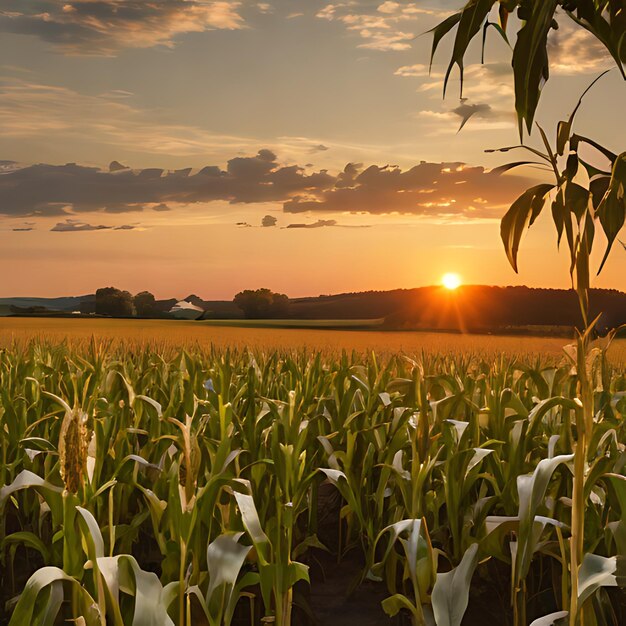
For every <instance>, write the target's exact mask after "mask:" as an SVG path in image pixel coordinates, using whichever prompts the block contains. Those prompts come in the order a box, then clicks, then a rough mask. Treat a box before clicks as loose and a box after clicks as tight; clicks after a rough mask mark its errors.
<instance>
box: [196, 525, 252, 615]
mask: <svg viewBox="0 0 626 626" xmlns="http://www.w3.org/2000/svg"><path fill="white" fill-rule="evenodd" d="M242 535H243V533H231V534H224V535H220V536H219V537H218V538H217V539H215V540H214V541H212V542H211V543H210V544H209V546H208V548H207V553H206V559H207V565H208V571H209V588H208V590H207V604H210V602H211V597H212V596H213V593H214V592H215V590H216V589H218V587H221V586H222V585H226V586H227V590H226V597H227V598H228V599H229V598H230V594H231V593H232V589H233V587H234V586H235V584H236V583H237V578H238V577H239V572H240V571H241V568H242V566H243V564H244V562H245V560H246V556H248V553H249V552H250V550H251V549H252V547H251V546H243V545H241V544H240V543H239V539H241V536H242ZM227 601H228V600H227Z"/></svg>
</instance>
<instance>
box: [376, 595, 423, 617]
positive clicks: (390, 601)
mask: <svg viewBox="0 0 626 626" xmlns="http://www.w3.org/2000/svg"><path fill="white" fill-rule="evenodd" d="M381 604H382V607H383V611H385V613H386V614H387V615H389V617H394V616H395V615H397V614H398V613H399V612H400V611H401V610H402V609H406V610H408V611H410V612H411V613H412V614H413V615H417V610H416V609H415V607H414V606H413V604H411V601H410V600H409V599H408V598H407V597H406V596H403V595H402V594H401V593H396V594H394V595H393V596H391V597H389V598H385V599H384V600H383V601H382V603H381Z"/></svg>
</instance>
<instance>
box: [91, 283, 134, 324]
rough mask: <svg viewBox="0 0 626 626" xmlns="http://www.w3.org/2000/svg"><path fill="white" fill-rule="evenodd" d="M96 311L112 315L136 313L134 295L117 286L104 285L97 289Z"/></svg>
mask: <svg viewBox="0 0 626 626" xmlns="http://www.w3.org/2000/svg"><path fill="white" fill-rule="evenodd" d="M96 313H97V314H98V315H110V316H112V317H131V316H133V315H135V305H134V302H133V296H132V295H131V294H130V293H128V291H121V290H120V289H116V288H115V287H103V288H101V289H98V290H97V291H96Z"/></svg>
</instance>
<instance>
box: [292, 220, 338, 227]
mask: <svg viewBox="0 0 626 626" xmlns="http://www.w3.org/2000/svg"><path fill="white" fill-rule="evenodd" d="M326 226H337V220H317V222H313V223H311V224H302V223H298V224H287V226H286V228H324V227H326Z"/></svg>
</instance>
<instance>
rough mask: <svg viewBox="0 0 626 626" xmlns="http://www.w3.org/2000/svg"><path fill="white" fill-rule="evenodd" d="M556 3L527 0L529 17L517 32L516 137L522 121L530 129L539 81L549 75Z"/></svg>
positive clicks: (514, 63)
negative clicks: (551, 35)
mask: <svg viewBox="0 0 626 626" xmlns="http://www.w3.org/2000/svg"><path fill="white" fill-rule="evenodd" d="M557 6H558V0H543V1H542V2H533V3H531V14H530V18H529V19H528V21H527V22H526V23H525V24H524V25H523V26H522V28H521V29H520V31H519V32H518V33H517V40H516V42H515V46H514V48H513V62H512V64H513V73H514V79H515V109H516V111H517V117H518V120H519V133H520V137H522V135H523V122H524V121H525V122H526V128H527V130H528V133H529V134H530V132H531V130H532V124H533V119H534V117H535V111H536V109H537V104H538V102H539V95H540V93H541V85H542V81H544V80H547V79H548V76H549V69H548V52H547V43H548V32H549V31H550V27H551V24H552V19H553V16H554V12H555V11H556V8H557Z"/></svg>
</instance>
